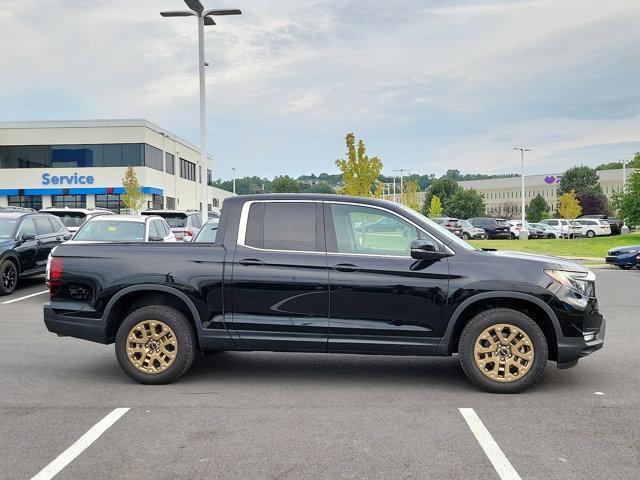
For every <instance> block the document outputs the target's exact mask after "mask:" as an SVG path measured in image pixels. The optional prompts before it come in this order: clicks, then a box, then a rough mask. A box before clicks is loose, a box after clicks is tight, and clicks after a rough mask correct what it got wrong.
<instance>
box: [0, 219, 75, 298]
mask: <svg viewBox="0 0 640 480" xmlns="http://www.w3.org/2000/svg"><path fill="white" fill-rule="evenodd" d="M70 238H71V234H70V233H69V231H68V230H67V228H66V227H65V226H64V225H63V224H62V221H61V220H60V219H59V218H58V217H55V216H53V215H48V214H45V213H36V212H35V211H34V210H31V209H20V208H0V295H9V294H10V293H12V292H13V291H14V290H15V289H16V286H17V285H18V278H24V277H32V276H34V275H41V274H43V273H44V272H45V269H46V266H47V258H48V257H49V252H51V250H52V249H53V247H55V246H56V245H59V244H60V243H62V242H64V241H65V240H69V239H70Z"/></svg>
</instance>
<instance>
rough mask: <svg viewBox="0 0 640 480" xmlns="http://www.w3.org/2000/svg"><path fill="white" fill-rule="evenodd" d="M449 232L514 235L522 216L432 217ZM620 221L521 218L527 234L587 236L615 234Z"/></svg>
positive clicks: (592, 217) (479, 237)
mask: <svg viewBox="0 0 640 480" xmlns="http://www.w3.org/2000/svg"><path fill="white" fill-rule="evenodd" d="M432 220H433V221H435V222H436V223H438V224H439V225H442V226H443V227H445V228H446V229H447V230H449V231H450V232H451V233H453V234H455V235H457V236H459V237H461V238H464V239H466V240H482V239H487V238H488V239H503V240H504V239H509V238H512V239H515V238H518V237H519V235H520V231H521V230H522V229H523V224H522V220H506V219H504V218H492V217H474V218H469V219H467V220H460V219H457V218H452V217H437V218H432ZM621 228H622V222H620V220H618V219H617V218H607V217H606V216H604V215H586V216H584V217H580V218H578V219H576V220H564V219H561V218H550V219H547V220H542V221H540V222H537V223H529V222H526V221H525V222H524V229H526V230H527V231H528V232H529V238H575V237H581V236H585V237H588V238H593V237H599V236H603V235H619V234H620V232H621Z"/></svg>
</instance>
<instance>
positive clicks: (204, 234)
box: [194, 218, 219, 243]
mask: <svg viewBox="0 0 640 480" xmlns="http://www.w3.org/2000/svg"><path fill="white" fill-rule="evenodd" d="M218 222H219V220H218V219H217V218H216V219H214V220H210V221H208V222H207V223H206V224H205V226H204V227H202V229H201V230H200V232H198V235H197V236H196V239H195V240H194V242H199V243H215V242H216V234H217V233H218Z"/></svg>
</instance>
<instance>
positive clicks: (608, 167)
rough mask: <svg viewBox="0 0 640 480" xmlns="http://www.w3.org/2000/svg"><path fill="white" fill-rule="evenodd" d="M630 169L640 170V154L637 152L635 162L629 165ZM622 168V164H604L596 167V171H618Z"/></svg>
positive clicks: (632, 161) (630, 162)
mask: <svg viewBox="0 0 640 480" xmlns="http://www.w3.org/2000/svg"><path fill="white" fill-rule="evenodd" d="M627 167H628V168H640V152H636V154H635V155H634V156H633V160H631V161H629V162H628V163H627ZM620 168H622V162H609V163H603V164H600V165H598V166H597V167H596V170H617V169H620Z"/></svg>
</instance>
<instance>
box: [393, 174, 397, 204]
mask: <svg viewBox="0 0 640 480" xmlns="http://www.w3.org/2000/svg"><path fill="white" fill-rule="evenodd" d="M393 201H394V202H395V201H396V177H395V175H394V176H393Z"/></svg>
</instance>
